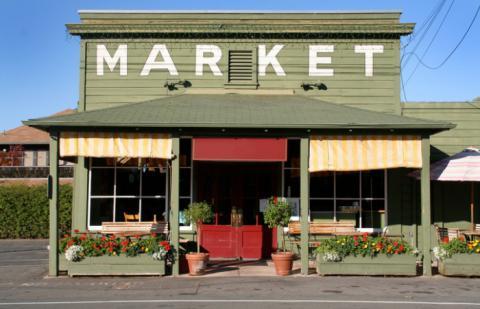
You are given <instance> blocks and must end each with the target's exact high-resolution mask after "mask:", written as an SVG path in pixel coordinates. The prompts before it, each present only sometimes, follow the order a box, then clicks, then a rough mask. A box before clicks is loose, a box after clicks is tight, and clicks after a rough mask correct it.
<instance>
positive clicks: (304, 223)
mask: <svg viewBox="0 0 480 309" xmlns="http://www.w3.org/2000/svg"><path fill="white" fill-rule="evenodd" d="M308 152H309V138H308V137H303V138H302V139H301V140H300V227H301V228H300V231H301V234H300V258H301V263H302V268H301V273H302V275H305V276H306V275H308V209H309V189H310V188H309V174H308Z"/></svg>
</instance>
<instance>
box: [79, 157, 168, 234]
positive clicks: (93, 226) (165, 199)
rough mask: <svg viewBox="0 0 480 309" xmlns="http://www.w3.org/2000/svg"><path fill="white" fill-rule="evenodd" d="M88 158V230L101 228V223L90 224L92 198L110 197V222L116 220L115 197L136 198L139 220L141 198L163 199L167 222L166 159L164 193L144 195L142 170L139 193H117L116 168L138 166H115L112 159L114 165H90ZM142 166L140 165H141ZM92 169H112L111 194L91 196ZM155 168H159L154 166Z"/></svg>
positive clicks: (140, 216)
mask: <svg viewBox="0 0 480 309" xmlns="http://www.w3.org/2000/svg"><path fill="white" fill-rule="evenodd" d="M88 159H89V164H88V166H89V168H88V211H87V220H88V221H87V229H88V230H89V231H100V230H101V229H102V226H101V225H91V224H90V222H91V217H90V216H91V204H92V199H102V198H103V199H107V198H111V199H113V205H112V220H113V221H112V222H116V220H115V217H116V204H117V199H138V214H139V221H140V222H141V221H142V199H157V200H161V199H164V203H165V212H166V213H167V216H166V218H165V220H166V222H168V219H169V218H168V214H169V210H170V209H169V191H168V190H169V186H168V184H169V180H170V173H169V171H170V166H169V164H168V161H166V162H167V164H166V166H165V169H166V171H165V172H163V173H162V174H165V177H166V179H165V195H146V196H144V195H143V194H142V184H143V183H142V181H143V172H142V170H140V171H139V173H140V180H139V186H140V188H139V195H117V170H118V169H132V168H138V167H132V166H117V160H116V159H115V160H114V165H113V166H102V165H99V166H92V158H88ZM135 159H136V160H139V159H138V158H135ZM141 168H142V167H141ZM94 169H113V170H114V172H113V178H114V179H113V195H93V196H92V171H93V170H94ZM156 169H159V168H158V167H156Z"/></svg>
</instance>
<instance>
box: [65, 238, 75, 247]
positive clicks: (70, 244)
mask: <svg viewBox="0 0 480 309" xmlns="http://www.w3.org/2000/svg"><path fill="white" fill-rule="evenodd" d="M73 244H74V242H73V240H72V239H70V240H69V241H67V247H71V246H73Z"/></svg>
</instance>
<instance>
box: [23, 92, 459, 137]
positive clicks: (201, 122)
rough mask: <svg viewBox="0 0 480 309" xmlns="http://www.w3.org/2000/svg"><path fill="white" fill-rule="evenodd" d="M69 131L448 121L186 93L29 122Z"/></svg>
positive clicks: (286, 98) (277, 98)
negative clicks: (117, 128)
mask: <svg viewBox="0 0 480 309" xmlns="http://www.w3.org/2000/svg"><path fill="white" fill-rule="evenodd" d="M24 124H26V125H29V126H33V127H37V128H42V129H47V130H48V129H51V128H56V129H57V130H60V131H63V130H68V128H70V129H72V128H79V129H82V128H83V129H85V128H90V129H92V128H93V129H97V128H102V127H104V128H113V127H119V128H122V127H123V128H170V129H173V128H195V129H196V128H206V129H208V128H227V129H228V128H235V129H255V128H260V129H312V130H315V129H408V130H422V131H429V132H432V133H434V132H438V131H443V130H447V129H451V128H454V127H455V125H454V124H451V123H447V122H441V121H432V120H424V119H418V118H412V117H404V116H398V115H393V114H386V113H381V112H374V111H369V110H364V109H359V108H354V107H350V106H345V105H340V104H334V103H328V102H324V101H321V100H317V99H314V98H310V97H307V96H302V95H243V94H183V95H176V96H170V97H163V98H158V99H154V100H150V101H146V102H141V103H134V104H128V105H122V106H119V107H111V108H106V109H99V110H92V111H86V112H79V113H75V114H71V115H61V116H52V117H45V118H38V119H30V120H27V121H24Z"/></svg>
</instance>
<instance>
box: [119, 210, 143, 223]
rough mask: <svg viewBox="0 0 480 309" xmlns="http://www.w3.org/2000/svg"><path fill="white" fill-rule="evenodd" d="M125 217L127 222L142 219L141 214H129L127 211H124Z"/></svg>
mask: <svg viewBox="0 0 480 309" xmlns="http://www.w3.org/2000/svg"><path fill="white" fill-rule="evenodd" d="M123 217H124V218H125V222H131V221H140V220H139V219H140V216H139V214H127V213H126V212H124V213H123Z"/></svg>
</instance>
